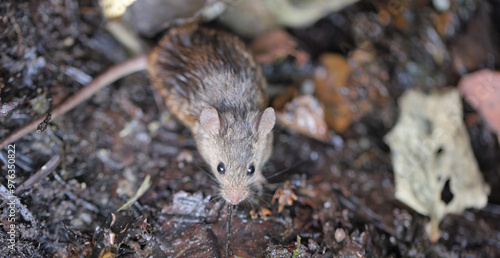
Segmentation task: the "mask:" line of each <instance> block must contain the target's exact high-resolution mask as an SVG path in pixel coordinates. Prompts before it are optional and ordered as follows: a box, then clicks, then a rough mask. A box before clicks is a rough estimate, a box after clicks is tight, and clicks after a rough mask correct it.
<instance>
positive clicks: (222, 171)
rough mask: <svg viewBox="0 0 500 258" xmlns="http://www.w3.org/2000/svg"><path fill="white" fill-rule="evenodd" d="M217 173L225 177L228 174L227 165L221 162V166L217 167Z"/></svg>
mask: <svg viewBox="0 0 500 258" xmlns="http://www.w3.org/2000/svg"><path fill="white" fill-rule="evenodd" d="M217 171H218V172H219V173H220V174H222V175H224V174H225V173H226V165H224V163H222V162H219V165H217Z"/></svg>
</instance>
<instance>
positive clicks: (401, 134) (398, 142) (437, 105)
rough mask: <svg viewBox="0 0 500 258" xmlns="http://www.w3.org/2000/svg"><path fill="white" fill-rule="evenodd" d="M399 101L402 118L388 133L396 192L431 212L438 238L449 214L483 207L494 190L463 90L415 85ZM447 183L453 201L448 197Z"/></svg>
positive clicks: (429, 229) (433, 232) (432, 233)
mask: <svg viewBox="0 0 500 258" xmlns="http://www.w3.org/2000/svg"><path fill="white" fill-rule="evenodd" d="M399 104H400V109H401V112H400V117H399V119H398V122H397V124H396V125H395V126H394V128H393V129H392V130H391V131H390V132H389V133H388V134H387V135H386V136H385V141H386V142H387V143H388V144H389V146H390V147H391V154H392V163H393V167H394V174H395V179H394V180H395V187H396V193H395V196H396V199H398V200H400V201H402V202H404V203H405V204H407V205H408V206H410V207H411V208H413V209H414V210H415V211H417V212H418V213H420V214H423V215H426V216H429V217H430V219H431V220H430V222H429V223H428V224H427V225H426V231H427V233H428V234H429V236H430V239H431V241H433V242H435V241H437V240H438V239H439V234H440V233H439V228H438V226H439V222H440V221H441V220H442V218H443V217H444V216H445V215H446V214H448V213H456V214H459V213H462V212H463V211H464V209H466V208H477V209H481V208H483V207H484V206H485V205H486V203H487V201H488V194H489V192H490V189H489V186H488V185H487V184H486V183H485V182H484V180H483V178H482V175H481V173H480V171H479V168H478V165H477V163H476V160H475V158H474V154H473V152H472V149H471V145H470V140H469V136H468V134H467V130H466V128H465V126H464V124H463V121H462V105H461V102H460V96H459V93H458V90H456V89H446V90H444V91H442V92H438V91H435V92H432V93H431V94H429V95H427V94H425V93H422V92H420V91H417V90H409V91H407V92H406V93H405V94H404V95H403V96H402V97H401V98H400V100H399ZM445 188H449V192H451V194H452V197H451V200H449V199H448V200H446V201H444V200H442V199H445V198H442V193H443V191H447V189H445Z"/></svg>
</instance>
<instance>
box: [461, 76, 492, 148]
mask: <svg viewBox="0 0 500 258" xmlns="http://www.w3.org/2000/svg"><path fill="white" fill-rule="evenodd" d="M458 87H459V89H460V92H461V93H462V94H463V95H464V97H465V99H466V100H467V102H468V103H470V104H471V105H472V107H474V108H475V109H477V110H478V111H479V113H480V114H481V116H482V117H484V119H485V120H486V122H487V124H488V126H489V127H490V128H491V129H493V131H495V132H496V134H497V135H500V72H495V71H491V70H481V71H478V72H475V73H471V74H468V75H465V76H464V77H463V78H462V79H461V80H460V83H459V84H458ZM499 142H500V138H499Z"/></svg>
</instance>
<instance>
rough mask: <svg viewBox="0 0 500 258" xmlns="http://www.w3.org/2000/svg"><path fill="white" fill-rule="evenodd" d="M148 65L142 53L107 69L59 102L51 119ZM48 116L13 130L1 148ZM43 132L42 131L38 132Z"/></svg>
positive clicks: (2, 142) (23, 134) (0, 144)
mask: <svg viewBox="0 0 500 258" xmlns="http://www.w3.org/2000/svg"><path fill="white" fill-rule="evenodd" d="M146 67H147V56H146V55H141V56H138V57H134V58H131V59H129V60H127V61H125V62H123V63H120V64H117V65H114V66H112V67H111V68H109V69H108V70H106V71H105V72H104V73H102V74H101V75H99V76H97V77H96V78H95V79H94V80H93V81H92V82H90V83H89V84H88V85H87V86H85V87H83V88H82V89H80V90H79V91H78V92H77V93H75V94H74V95H72V96H71V97H69V98H68V99H66V100H65V101H64V102H63V103H61V104H59V105H58V106H57V107H56V108H55V109H54V110H53V111H52V116H51V120H54V119H56V118H57V117H59V116H61V115H63V114H64V113H66V112H68V111H69V110H71V109H72V108H74V107H75V106H77V105H79V104H80V103H82V102H83V101H85V100H86V99H88V98H90V97H91V96H92V95H94V94H95V93H96V92H98V91H99V90H100V89H102V88H104V87H105V86H106V85H108V84H110V83H113V82H114V81H116V80H118V79H120V78H122V77H124V76H127V75H129V74H132V73H134V72H138V71H142V70H144V69H146ZM45 117H47V116H46V115H44V116H42V117H40V118H38V119H36V120H34V121H31V123H29V124H27V125H25V126H23V127H21V128H20V129H18V130H17V131H15V132H13V133H12V134H11V135H9V136H8V137H7V138H5V139H4V140H3V141H1V142H0V149H2V148H4V147H5V146H7V145H9V144H10V143H12V142H14V141H16V140H18V139H19V138H21V137H23V136H25V135H27V134H28V133H30V132H32V131H33V130H35V129H36V128H37V127H38V125H39V124H40V123H42V122H43V121H44V119H45ZM38 133H41V132H38Z"/></svg>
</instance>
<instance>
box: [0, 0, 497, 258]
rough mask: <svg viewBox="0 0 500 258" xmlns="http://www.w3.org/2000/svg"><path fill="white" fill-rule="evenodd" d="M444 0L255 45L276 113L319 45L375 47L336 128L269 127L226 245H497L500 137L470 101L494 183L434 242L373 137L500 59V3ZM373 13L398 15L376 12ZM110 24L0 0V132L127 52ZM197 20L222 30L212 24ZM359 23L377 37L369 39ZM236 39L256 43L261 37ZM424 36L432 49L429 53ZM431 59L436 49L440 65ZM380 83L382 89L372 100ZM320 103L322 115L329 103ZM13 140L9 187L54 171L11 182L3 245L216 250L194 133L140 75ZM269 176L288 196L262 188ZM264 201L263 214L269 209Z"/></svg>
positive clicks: (487, 248)
mask: <svg viewBox="0 0 500 258" xmlns="http://www.w3.org/2000/svg"><path fill="white" fill-rule="evenodd" d="M451 2H452V8H451V9H450V10H449V11H447V12H442V13H440V12H438V11H436V10H435V9H434V8H433V6H432V1H428V0H414V1H406V0H405V1H400V4H398V8H401V9H400V10H402V11H401V12H399V13H396V14H395V13H391V12H390V10H391V3H392V2H391V1H383V0H370V1H361V2H358V3H356V4H354V5H351V6H349V7H347V8H345V9H343V10H342V11H339V12H333V13H331V14H329V15H328V16H326V17H324V18H322V19H320V20H319V21H318V22H316V23H314V24H313V25H309V26H308V27H306V28H281V29H282V30H283V31H285V32H286V33H287V34H288V35H289V36H290V37H291V38H292V39H293V41H294V42H296V44H297V46H296V47H295V48H294V51H295V52H289V53H287V55H288V57H287V58H284V59H283V60H281V61H280V62H275V61H274V60H273V59H272V58H271V59H270V61H266V60H264V59H265V57H266V56H264V57H263V60H264V61H262V65H263V71H264V74H265V75H266V78H267V79H268V81H269V91H270V94H271V98H272V99H271V101H272V102H271V103H270V105H273V106H275V108H276V109H277V110H279V106H280V104H279V102H280V100H281V99H286V97H283V96H286V95H287V94H288V93H290V92H291V91H293V92H300V91H301V90H303V87H302V86H303V85H308V82H310V81H314V76H315V75H314V73H315V71H317V70H316V69H317V67H319V66H321V65H324V64H325V63H326V61H325V60H327V59H325V53H336V54H338V56H343V57H351V54H352V53H354V51H355V50H356V49H360V48H361V47H362V46H364V44H370V46H372V47H371V48H370V51H366V52H370V53H371V54H373V55H372V56H370V58H368V59H366V60H368V61H367V63H366V64H364V65H363V66H359V67H357V68H354V71H357V72H359V73H360V76H358V77H356V78H355V79H351V81H349V83H351V84H352V85H354V86H353V90H352V91H353V92H354V93H353V94H355V99H356V100H355V101H353V102H355V103H356V105H357V107H359V106H362V107H364V108H363V109H359V110H356V111H355V113H356V112H357V113H360V114H356V115H353V116H352V119H351V120H349V123H347V124H346V126H345V128H342V129H336V128H335V130H333V129H334V128H332V126H331V124H334V125H337V124H336V123H333V122H332V123H328V125H329V126H330V129H329V132H330V133H329V135H328V137H327V138H326V139H324V140H317V139H313V138H311V137H308V136H304V135H302V134H299V133H297V132H295V131H294V130H292V129H291V128H289V127H287V126H283V125H278V126H276V127H275V131H274V139H275V142H274V150H273V155H272V157H271V159H270V161H269V162H268V165H267V166H266V168H265V171H264V173H265V176H266V177H267V178H268V181H269V184H267V185H266V186H265V191H264V194H263V195H262V196H260V197H258V198H257V199H258V202H255V203H252V202H247V203H244V204H242V205H239V206H238V207H236V208H235V210H234V213H233V216H232V218H231V224H230V237H229V240H230V241H229V244H230V254H231V255H233V256H234V257H256V256H257V257H292V256H293V257H424V256H430V257H499V256H500V206H499V204H500V191H499V189H500V180H499V178H500V148H499V145H498V142H497V140H496V139H497V138H496V136H495V134H494V133H493V132H492V131H491V130H490V129H489V128H488V127H487V126H486V124H485V121H484V120H483V119H481V117H480V116H479V115H478V113H477V112H476V111H475V110H474V109H473V108H471V107H470V106H469V105H468V104H467V103H466V102H464V114H465V115H464V121H466V125H467V129H468V133H469V136H470V139H471V144H472V147H473V150H474V154H475V157H476V159H477V161H478V164H479V167H480V169H481V172H482V175H483V176H484V179H485V181H486V182H487V183H488V184H489V185H490V187H491V193H490V196H489V201H488V205H487V206H486V207H485V208H483V209H481V210H477V209H468V210H466V211H465V212H464V213H463V214H460V215H448V216H446V217H445V218H444V219H443V221H442V222H441V224H440V227H439V228H440V230H441V232H442V235H441V238H439V240H438V241H437V242H435V243H433V242H431V241H430V240H429V237H428V236H427V235H426V232H425V230H424V226H425V224H426V223H427V222H428V220H429V219H428V218H427V217H426V216H423V215H420V214H418V213H416V212H415V211H413V210H412V209H411V208H410V207H408V206H406V205H405V204H403V203H401V202H399V201H397V200H396V199H395V197H394V188H395V187H394V173H393V167H392V164H391V155H390V149H389V147H388V146H387V145H386V144H385V143H384V141H383V136H384V135H385V134H386V133H387V132H388V131H389V130H390V129H391V128H392V126H393V125H394V123H395V122H396V119H397V117H398V105H397V99H398V97H399V96H401V94H402V93H403V92H404V91H405V90H407V89H409V88H414V87H421V88H423V89H424V90H428V89H432V88H440V87H444V86H449V85H457V83H458V81H459V79H460V76H461V75H463V74H464V73H468V72H472V71H475V70H478V69H481V68H490V69H498V68H499V64H500V62H499V60H500V59H499V58H500V56H499V54H498V53H499V48H498V46H500V44H499V41H498V39H499V36H500V34H499V33H500V18H499V17H500V2H499V1H497V0H491V1H480V0H476V1H474V0H464V1H451ZM387 10H388V11H387ZM384 11H386V12H385V13H384ZM383 15H389V16H392V19H391V21H390V22H387V23H385V24H384V23H383V22H382V21H383V20H384V19H383V18H384V17H385V16H383ZM374 17H378V18H377V19H376V18H374ZM106 22H107V21H106V19H105V18H104V17H103V15H102V13H101V11H100V8H99V5H98V3H97V1H92V0H81V1H76V0H64V1H62V0H52V1H35V0H32V1H22V0H20V1H2V3H0V58H1V59H0V139H4V138H5V137H7V136H8V135H10V134H11V133H12V132H13V131H14V130H16V129H18V128H20V127H22V126H23V125H25V124H27V123H29V122H30V121H32V120H33V119H34V118H36V117H39V116H44V115H45V114H46V112H47V110H49V109H50V108H52V107H53V106H56V105H57V104H58V103H60V102H61V101H62V100H64V99H66V98H67V97H68V96H70V95H72V94H73V93H75V92H76V91H77V90H78V89H80V88H82V87H83V86H84V85H85V84H87V83H88V82H89V80H90V79H91V78H94V77H95V76H97V75H98V74H100V73H101V72H103V71H104V70H106V68H108V67H110V66H112V65H113V64H116V63H119V62H121V61H124V60H126V59H127V58H129V57H130V51H129V50H127V49H126V48H125V47H124V46H122V45H121V44H120V43H119V41H117V40H116V39H115V38H114V37H113V36H112V35H111V34H110V33H109V32H108V31H107V30H106V29H105V27H106V26H105V25H106ZM207 26H217V27H224V26H223V25H220V24H218V22H217V21H215V22H210V24H208V25H207ZM364 26H371V27H370V28H372V29H370V31H371V32H373V33H369V34H367V35H361V34H360V27H363V28H366V27H364ZM429 28H435V30H436V31H437V32H438V34H439V36H438V38H439V40H436V38H434V37H433V35H434V34H432V33H429ZM362 31H365V32H366V30H362ZM160 34H161V33H160ZM438 34H436V35H438ZM157 38H158V35H156V36H155V37H150V38H146V37H144V40H145V41H147V42H154V41H155V40H157ZM243 38H244V39H245V42H246V43H248V44H249V45H251V44H254V46H255V41H256V37H249V36H245V37H243ZM264 38H265V36H264ZM261 39H262V37H261ZM439 42H444V43H443V44H438V43H439ZM342 43H344V44H342ZM429 46H432V49H434V52H433V54H429V53H428V52H425V51H424V50H423V49H426V47H429ZM427 49H428V48H427ZM436 56H443V58H442V60H441V61H440V62H438V61H436V60H437V58H436ZM349 60H352V59H349ZM299 61H300V62H299ZM350 65H351V66H353V64H352V63H350ZM354 66H355V64H354ZM358 68H359V69H358ZM315 83H316V85H319V83H318V82H317V81H316V82H315ZM365 84H366V85H365ZM368 84H369V85H368ZM367 85H368V86H367ZM373 85H378V88H377V89H376V91H377V94H375V95H376V97H373V95H372V94H371V93H372V91H374V90H373V88H370V87H374V86H373ZM318 98H319V97H318ZM320 101H323V102H324V103H325V105H326V107H327V109H326V110H327V111H328V107H329V106H328V104H331V103H330V102H328V101H330V100H329V99H328V98H326V99H320ZM277 103H278V104H277ZM348 104H349V103H348ZM332 105H333V104H332ZM361 113H362V114H361ZM327 122H328V121H327ZM338 128H340V127H338ZM14 144H15V151H16V152H15V165H16V171H15V180H14V181H15V186H16V187H18V186H20V185H21V184H22V183H23V182H25V181H26V180H28V179H29V178H30V177H32V176H33V175H34V174H35V173H36V172H37V171H40V170H48V172H47V174H44V176H41V177H36V178H34V180H35V181H34V182H32V183H31V184H29V185H28V186H26V187H24V188H23V189H21V190H19V191H17V192H16V196H17V198H18V200H19V202H18V203H16V204H11V202H10V201H8V200H7V199H6V198H5V197H6V195H5V191H4V190H2V195H1V196H2V198H3V203H2V204H1V222H0V225H1V229H0V253H1V254H2V256H4V257H54V256H55V257H87V256H93V257H101V256H107V255H111V256H116V255H119V256H120V257H149V256H153V257H165V256H168V257H223V256H224V252H225V245H226V242H227V236H226V226H227V213H228V209H227V205H226V204H224V203H223V202H221V201H220V200H221V199H220V197H218V194H217V188H216V185H215V183H214V182H213V181H212V179H211V176H210V175H209V174H208V172H206V171H208V169H207V168H206V166H205V165H204V162H203V160H202V158H201V157H200V155H199V153H198V152H197V150H196V147H195V143H194V140H193V138H192V137H191V135H190V133H189V131H188V129H187V128H185V127H184V126H183V125H182V124H181V123H180V122H178V121H177V120H176V119H175V118H174V117H173V116H172V115H171V114H170V113H169V111H168V110H167V109H166V108H165V107H163V106H162V103H161V101H158V96H157V93H156V92H155V91H154V90H153V88H152V87H151V85H150V82H149V79H148V77H147V74H146V73H145V72H140V73H135V74H133V75H130V76H127V77H126V78H123V79H121V80H119V81H118V82H116V83H114V84H112V85H111V86H108V87H106V88H105V89H104V90H101V91H99V93H97V94H96V95H95V96H93V97H92V98H91V99H90V100H88V101H86V102H84V103H83V104H81V105H78V106H77V107H76V108H74V109H73V110H71V111H69V112H68V113H66V114H64V115H63V116H62V117H60V118H58V119H56V120H55V121H52V122H51V123H50V124H49V125H48V126H47V128H46V129H45V131H44V132H43V133H41V134H36V133H30V134H29V135H27V136H25V137H23V138H22V139H20V140H18V141H16V142H15V143H14ZM8 155H9V153H8V149H7V148H5V149H4V150H2V151H1V162H0V168H1V170H0V182H1V184H2V185H3V186H4V187H5V188H8V185H9V181H8V173H7V171H8V169H7V164H8V159H9V156H8ZM44 165H45V166H46V167H45V168H42V167H43V166H44ZM147 177H150V178H151V180H152V185H151V186H150V187H149V189H147V191H146V193H145V194H144V195H143V196H142V197H141V198H139V200H138V201H137V202H135V203H134V204H133V205H132V206H131V208H130V209H127V210H126V211H119V212H118V211H117V210H118V209H119V208H120V207H121V206H122V205H123V204H125V203H126V202H127V201H128V200H129V199H130V198H132V196H134V195H135V193H136V192H137V190H138V189H139V186H140V185H141V183H142V182H143V181H144V180H145V178H147ZM277 189H279V191H281V195H280V196H279V197H281V199H280V200H281V201H280V203H281V204H282V205H281V206H282V207H281V206H280V205H279V204H278V202H276V201H275V202H273V201H272V200H273V195H275V192H276V191H277ZM442 196H443V197H442V198H448V197H446V193H442ZM450 198H452V197H450ZM287 203H289V204H290V205H285V204H287ZM9 205H13V206H9ZM9 207H15V209H14V210H15V213H16V216H15V218H16V220H15V222H12V220H9V218H11V217H9V214H10V213H11V210H12V209H10V208H9ZM260 208H265V209H260ZM279 210H280V211H281V212H279ZM266 211H270V213H271V214H270V215H267V216H263V215H264V214H263V213H265V212H266ZM259 212H260V213H259ZM12 227H14V228H15V244H14V245H13V246H12V245H11V243H12V242H10V241H9V240H10V239H11V238H10V235H9V233H8V232H9V231H10V229H11V228H12ZM299 239H300V240H299ZM9 246H12V248H11V247H9ZM107 257H110V256H107Z"/></svg>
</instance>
